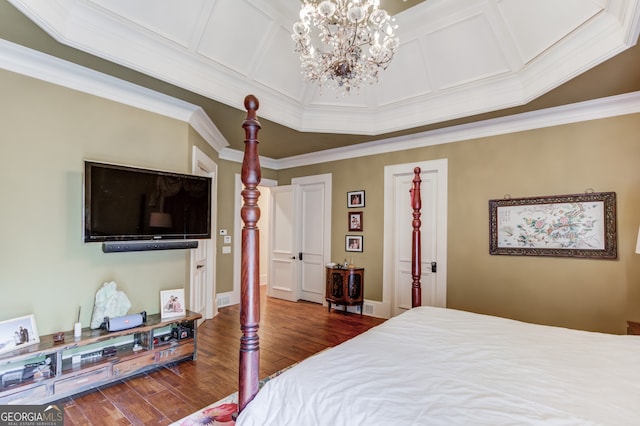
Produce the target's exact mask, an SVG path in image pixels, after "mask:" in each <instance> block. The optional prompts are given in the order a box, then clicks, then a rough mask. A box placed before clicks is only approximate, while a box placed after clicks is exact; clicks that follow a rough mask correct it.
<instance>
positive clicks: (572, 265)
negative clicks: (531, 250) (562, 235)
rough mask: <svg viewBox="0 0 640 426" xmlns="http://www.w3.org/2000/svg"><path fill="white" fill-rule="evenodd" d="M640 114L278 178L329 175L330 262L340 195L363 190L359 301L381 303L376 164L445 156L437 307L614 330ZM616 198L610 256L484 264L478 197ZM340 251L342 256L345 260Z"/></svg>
mask: <svg viewBox="0 0 640 426" xmlns="http://www.w3.org/2000/svg"><path fill="white" fill-rule="evenodd" d="M638 134H640V115H637V114H636V115H630V116H624V117H617V118H611V119H603V120H596V121H590V122H585V123H578V124H571V125H565V126H557V127H550V128H545V129H538V130H532V131H526V132H520V133H513V134H508V135H503V136H496V137H489V138H483V139H478V140H472V141H465V142H457V143H450V144H445V145H438V146H432V147H427V148H418V149H413V150H407V151H403V152H397V153H392V154H385V155H375V156H370V157H366V158H358V159H353V160H345V161H337V162H333V163H331V164H320V165H314V166H308V167H300V168H295V169H290V170H283V171H280V172H279V178H280V182H281V183H282V184H286V183H289V182H290V181H291V178H292V177H297V176H305V175H312V174H318V173H332V174H333V200H332V205H333V227H332V228H333V229H332V259H333V260H337V261H340V260H343V259H344V257H345V256H347V253H346V252H345V250H344V235H345V234H346V230H347V228H346V217H347V208H346V192H347V191H352V190H359V189H364V190H365V191H366V207H365V208H364V209H363V211H364V232H363V235H364V248H365V249H364V252H363V253H359V254H357V255H354V258H355V259H354V261H355V263H356V264H358V265H361V266H364V267H365V268H366V269H365V270H366V275H365V276H366V280H365V298H368V299H373V300H381V298H382V263H383V261H382V260H383V259H382V249H383V247H382V237H381V236H382V235H383V219H384V218H383V198H384V194H383V191H381V190H380V188H381V187H382V185H383V179H384V166H385V165H392V164H403V163H409V162H411V161H422V160H433V159H440V158H447V159H448V164H449V189H448V197H449V205H448V262H449V264H448V271H447V272H448V287H447V289H448V291H447V304H448V306H449V307H452V308H460V309H465V310H470V311H476V312H481V313H489V314H495V315H501V316H506V317H511V318H517V319H521V320H526V321H532V322H537V323H542V324H552V325H560V326H566V327H572V328H583V329H588V330H599V331H606V332H614V333H623V332H624V330H625V321H626V320H627V319H636V320H640V255H636V254H634V253H633V251H634V247H635V238H636V235H637V232H638V225H640V172H639V169H638V166H637V163H638V161H639V160H640V144H639V143H638V142H637V135H638ZM588 188H593V189H594V190H595V191H614V192H616V193H617V208H618V214H617V222H618V234H619V237H618V249H619V250H618V251H619V258H618V259H617V260H588V259H574V258H543V257H510V256H490V255H489V254H488V251H489V243H488V235H489V226H488V221H489V217H488V216H489V211H488V200H489V199H496V198H503V197H504V196H505V195H506V194H509V195H510V196H511V197H526V196H537V195H558V194H572V193H580V192H584V191H585V190H587V189H588ZM349 255H350V254H349Z"/></svg>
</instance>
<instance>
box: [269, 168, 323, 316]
mask: <svg viewBox="0 0 640 426" xmlns="http://www.w3.org/2000/svg"><path fill="white" fill-rule="evenodd" d="M291 183H292V184H291V185H286V186H278V187H273V188H271V203H270V207H271V210H270V218H271V222H270V223H271V226H270V229H269V236H270V241H271V252H270V261H269V296H272V297H278V298H281V299H286V300H293V301H295V300H300V299H302V300H307V301H310V302H315V303H322V302H323V300H324V280H325V269H324V265H325V264H326V263H328V262H329V256H330V253H331V175H330V174H323V175H315V176H305V177H300V178H295V179H292V180H291Z"/></svg>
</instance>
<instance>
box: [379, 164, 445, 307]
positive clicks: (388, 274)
mask: <svg viewBox="0 0 640 426" xmlns="http://www.w3.org/2000/svg"><path fill="white" fill-rule="evenodd" d="M415 167H420V168H421V169H422V172H423V173H424V172H426V171H435V172H437V174H438V179H437V185H436V186H437V188H436V190H437V211H436V229H437V233H436V247H437V249H436V252H437V255H436V262H437V265H438V272H437V275H436V287H437V288H440V289H445V291H444V294H439V296H438V300H439V302H440V303H441V304H442V306H446V286H447V202H448V194H447V188H448V179H447V176H448V160H447V159H446V158H444V159H439V160H430V161H421V162H415V163H405V164H396V165H391V166H386V167H385V169H384V241H385V242H388V241H394V240H395V239H394V235H393V233H394V221H395V218H394V210H393V208H394V205H393V203H394V201H393V200H394V185H393V176H394V175H395V174H397V173H403V172H406V170H413V169H414V168H415ZM423 207H424V206H423ZM406 220H407V223H409V222H410V220H411V218H410V217H409V218H406ZM393 250H394V247H393V244H387V243H385V244H384V251H383V272H382V306H381V309H382V312H381V314H382V316H383V317H384V318H389V317H390V316H391V313H392V309H391V308H392V306H393V303H394V301H393V297H394V294H395V288H394V278H393V277H394V272H395V271H394V265H393V261H394V255H393Z"/></svg>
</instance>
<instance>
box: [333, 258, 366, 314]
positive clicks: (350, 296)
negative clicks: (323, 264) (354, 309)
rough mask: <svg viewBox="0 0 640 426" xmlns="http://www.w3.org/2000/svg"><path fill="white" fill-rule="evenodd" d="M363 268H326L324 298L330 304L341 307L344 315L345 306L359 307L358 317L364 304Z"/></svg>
mask: <svg viewBox="0 0 640 426" xmlns="http://www.w3.org/2000/svg"><path fill="white" fill-rule="evenodd" d="M363 292H364V268H329V267H327V283H326V298H325V300H326V301H327V302H328V303H329V312H331V304H332V303H333V304H335V305H343V306H344V313H347V306H353V305H357V306H360V315H362V308H363V304H364V297H363Z"/></svg>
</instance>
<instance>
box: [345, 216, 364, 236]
mask: <svg viewBox="0 0 640 426" xmlns="http://www.w3.org/2000/svg"><path fill="white" fill-rule="evenodd" d="M347 214H348V216H349V232H354V231H355V232H361V231H362V212H349V213H347Z"/></svg>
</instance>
